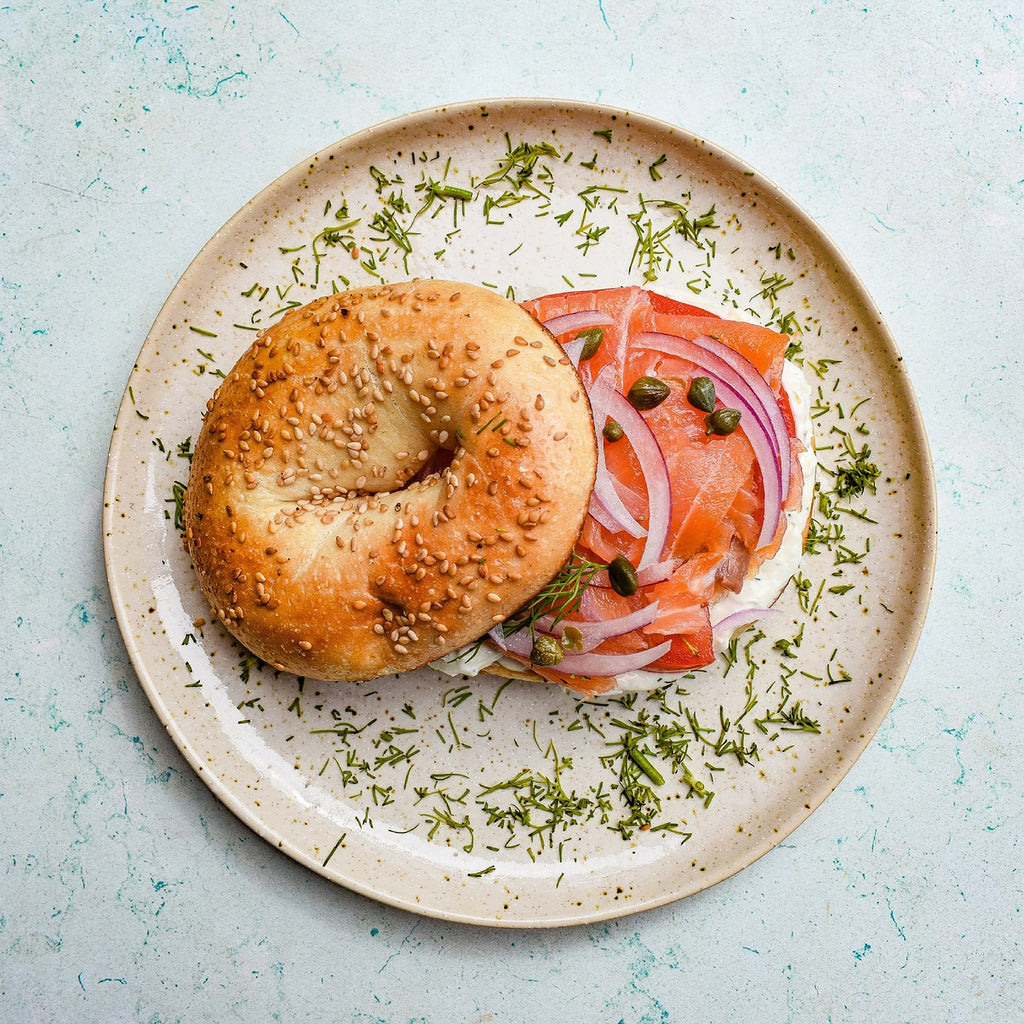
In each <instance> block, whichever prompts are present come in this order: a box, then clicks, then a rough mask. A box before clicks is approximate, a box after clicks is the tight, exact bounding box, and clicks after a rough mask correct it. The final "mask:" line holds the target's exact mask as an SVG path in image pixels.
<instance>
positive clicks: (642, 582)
mask: <svg viewBox="0 0 1024 1024" xmlns="http://www.w3.org/2000/svg"><path fill="white" fill-rule="evenodd" d="M681 564H682V559H680V558H669V559H666V560H665V561H664V562H655V563H654V564H653V565H647V566H644V568H643V569H639V570H638V571H637V574H636V582H637V586H638V587H639V588H640V589H641V590H643V588H644V587H650V586H653V585H654V584H655V583H664V582H665V580H667V579H669V578H671V576H672V573H674V572H675V571H676V569H677V568H678V567H679V566H680V565H681ZM590 586H592V587H599V588H600V589H601V590H610V589H611V583H610V582H609V580H608V573H607V572H599V573H595V574H594V575H593V576H592V577H591V579H590Z"/></svg>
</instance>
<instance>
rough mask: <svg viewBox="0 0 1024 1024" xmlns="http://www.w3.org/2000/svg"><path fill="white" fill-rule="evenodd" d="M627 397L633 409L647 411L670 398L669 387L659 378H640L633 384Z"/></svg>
mask: <svg viewBox="0 0 1024 1024" xmlns="http://www.w3.org/2000/svg"><path fill="white" fill-rule="evenodd" d="M626 397H627V398H628V399H629V401H630V403H631V404H632V406H633V408H635V409H642V410H644V411H646V410H648V409H653V408H654V407H655V406H656V405H661V403H662V402H664V401H665V399H666V398H668V385H667V384H666V383H665V382H664V381H663V380H658V378H657V377H640V378H638V379H637V380H635V381H634V382H633V386H632V387H631V388H630V389H629V394H628V395H626Z"/></svg>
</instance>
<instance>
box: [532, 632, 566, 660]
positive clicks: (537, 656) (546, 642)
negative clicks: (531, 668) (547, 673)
mask: <svg viewBox="0 0 1024 1024" xmlns="http://www.w3.org/2000/svg"><path fill="white" fill-rule="evenodd" d="M561 660H562V645H561V644H560V643H559V642H558V641H557V640H556V639H555V638H554V637H553V636H548V635H547V634H546V633H541V634H540V635H538V636H537V638H536V639H535V640H534V641H533V650H532V651H530V664H531V665H540V667H541V668H551V666H552V665H557V664H558V663H559V662H560V661H561Z"/></svg>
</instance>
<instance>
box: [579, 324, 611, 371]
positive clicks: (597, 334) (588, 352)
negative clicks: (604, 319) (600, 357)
mask: <svg viewBox="0 0 1024 1024" xmlns="http://www.w3.org/2000/svg"><path fill="white" fill-rule="evenodd" d="M580 338H582V339H583V351H582V352H581V353H580V362H581V363H582V362H583V361H584V360H585V359H593V357H594V356H595V355H596V354H597V350H598V349H599V348H600V347H601V342H602V341H604V331H603V330H602V329H601V328H600V327H588V328H587V329H586V330H585V331H580V333H579V334H577V335H576V340H577V341H579V340H580Z"/></svg>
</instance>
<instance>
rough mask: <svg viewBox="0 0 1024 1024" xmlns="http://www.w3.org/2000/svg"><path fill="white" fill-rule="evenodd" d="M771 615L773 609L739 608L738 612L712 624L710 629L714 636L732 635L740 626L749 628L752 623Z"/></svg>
mask: <svg viewBox="0 0 1024 1024" xmlns="http://www.w3.org/2000/svg"><path fill="white" fill-rule="evenodd" d="M773 613H774V609H773V608H741V609H740V610H739V611H738V612H733V613H732V614H731V615H726V617H725V618H724V619H719V621H718V622H713V623H712V624H711V628H712V629H713V630H714V632H715V634H716V635H724V634H727V633H732V632H733V631H734V630H737V629H739V628H740V626H749V625H750V624H751V623H752V622H757V621H759V620H760V619H764V618H766V617H767V616H769V615H772V614H773Z"/></svg>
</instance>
